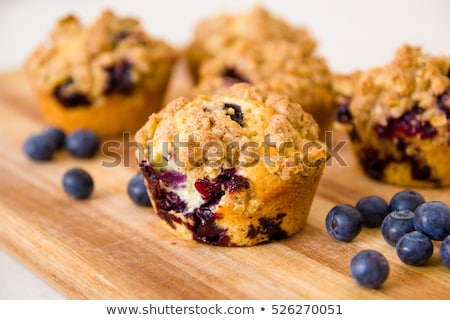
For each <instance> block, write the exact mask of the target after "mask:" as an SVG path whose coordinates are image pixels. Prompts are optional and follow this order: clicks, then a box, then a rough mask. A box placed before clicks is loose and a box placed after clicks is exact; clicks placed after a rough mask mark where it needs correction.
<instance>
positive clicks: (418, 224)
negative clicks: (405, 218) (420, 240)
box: [414, 201, 450, 240]
mask: <svg viewBox="0 0 450 320" xmlns="http://www.w3.org/2000/svg"><path fill="white" fill-rule="evenodd" d="M414 227H415V228H416V230H417V231H420V232H422V233H423V234H425V235H426V236H428V237H429V238H430V239H433V240H444V238H445V237H446V236H448V235H449V234H450V208H449V207H448V206H447V205H446V204H445V203H443V202H440V201H430V202H425V203H423V204H421V205H420V206H418V207H417V208H416V211H415V212H414Z"/></svg>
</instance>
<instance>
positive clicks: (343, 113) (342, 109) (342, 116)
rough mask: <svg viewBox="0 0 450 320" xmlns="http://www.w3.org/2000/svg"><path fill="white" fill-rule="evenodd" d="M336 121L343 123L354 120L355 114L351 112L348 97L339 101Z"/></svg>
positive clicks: (349, 122)
mask: <svg viewBox="0 0 450 320" xmlns="http://www.w3.org/2000/svg"><path fill="white" fill-rule="evenodd" d="M336 121H337V122H339V123H343V124H351V123H352V122H353V116H352V114H351V112H350V99H349V98H347V99H345V100H344V101H342V102H341V103H339V106H338V109H337V111H336Z"/></svg>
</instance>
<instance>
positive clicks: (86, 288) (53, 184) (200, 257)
mask: <svg viewBox="0 0 450 320" xmlns="http://www.w3.org/2000/svg"><path fill="white" fill-rule="evenodd" d="M171 88H172V90H173V91H171V95H176V94H177V91H178V92H179V91H180V90H181V91H183V90H185V89H186V88H187V87H186V82H184V81H178V82H177V81H175V84H173V85H172V87H171ZM44 127H45V124H44V123H43V122H42V119H41V117H40V113H39V109H38V107H37V104H36V102H35V100H34V97H33V96H32V94H31V92H30V89H29V87H28V85H27V83H26V81H25V78H24V76H23V74H22V73H17V72H16V73H8V74H2V75H0V153H1V161H0V177H1V179H2V181H1V183H0V247H1V248H2V249H4V250H6V251H7V252H9V253H10V254H11V255H13V256H14V257H16V258H17V259H18V260H20V261H21V262H22V263H24V264H25V265H26V266H28V267H29V268H31V269H32V270H33V271H35V272H36V273H37V274H38V275H40V276H41V277H42V278H44V279H45V280H46V281H47V282H48V283H49V284H51V285H52V286H54V287H55V288H56V289H57V290H59V291H60V292H61V293H62V294H64V295H65V296H66V297H68V298H72V299H450V270H449V269H447V268H446V267H445V266H444V265H443V264H442V263H441V261H440V259H439V255H438V249H439V243H436V244H435V252H434V255H433V257H432V259H431V261H430V263H429V264H428V265H427V266H425V267H411V266H407V265H405V264H403V263H402V262H400V260H399V259H398V258H397V256H396V253H395V249H394V248H393V247H391V246H389V245H388V244H386V243H385V241H384V240H383V239H382V236H381V234H380V230H379V229H364V230H363V231H362V233H361V234H360V235H359V236H358V237H357V238H356V240H354V241H353V242H352V243H349V244H344V243H339V242H337V241H333V240H332V239H331V238H329V237H328V235H327V233H326V231H325V228H324V220H325V216H326V214H327V212H328V211H329V210H330V209H331V207H333V206H334V205H336V204H337V203H341V202H347V203H350V204H355V203H356V201H357V200H358V199H359V198H361V197H363V196H366V195H369V194H378V195H381V196H383V197H385V199H387V200H389V199H390V197H391V196H392V195H393V194H394V193H395V192H397V191H399V190H401V188H399V187H395V186H390V185H385V184H380V183H377V182H374V181H371V180H370V179H368V178H366V177H365V176H364V175H363V174H362V173H361V171H360V170H359V168H358V167H357V166H356V164H355V161H354V158H353V157H352V155H351V153H350V152H349V148H348V145H346V147H344V149H343V150H342V151H341V152H340V155H341V157H342V158H343V159H344V160H345V161H346V162H347V166H342V165H340V164H338V163H337V162H336V161H333V162H332V163H331V165H330V166H327V168H326V170H325V174H324V176H323V178H322V180H321V183H320V186H319V189H318V192H317V195H316V198H315V201H314V204H313V206H312V209H311V214H310V216H309V220H308V224H307V226H306V227H305V228H304V229H303V230H302V231H301V232H300V233H298V234H297V235H296V236H294V237H292V238H289V239H286V240H282V241H277V242H273V243H270V244H265V245H259V246H255V247H250V248H221V247H213V246H208V245H202V244H196V243H190V242H186V241H183V240H180V239H178V238H176V237H174V236H172V235H171V234H169V233H168V232H167V231H166V230H165V229H163V228H162V227H161V224H160V222H159V221H158V218H157V217H156V215H155V214H154V212H153V211H152V210H151V209H145V208H140V207H137V206H136V205H134V204H133V203H132V202H131V201H130V200H129V198H128V196H127V194H126V185H127V182H128V180H129V179H130V178H131V177H132V176H133V174H134V173H135V172H136V166H135V165H134V161H133V160H132V161H131V164H132V165H131V167H123V166H119V167H114V168H108V167H104V166H102V160H105V159H106V160H108V158H107V157H102V156H101V155H100V156H98V157H97V158H95V159H91V160H74V159H72V158H71V157H69V156H68V155H67V154H66V153H65V152H63V151H62V152H60V153H59V154H57V156H56V158H55V160H54V161H52V162H48V163H35V162H31V161H30V160H29V159H28V158H27V157H26V156H25V155H24V154H23V152H22V144H23V142H24V140H25V139H26V138H27V137H28V136H29V135H31V134H34V133H37V132H39V131H40V130H42V129H43V128H44ZM334 138H335V140H339V139H345V137H344V136H343V135H339V134H336V133H335V137H334ZM72 167H82V168H84V169H86V170H88V171H89V172H90V173H91V174H92V176H93V177H94V180H95V191H94V193H93V197H92V198H91V199H89V200H85V201H75V200H72V199H71V198H70V197H68V196H67V195H66V194H65V193H64V192H63V190H62V187H61V178H62V175H63V174H64V172H65V171H66V170H68V169H70V168H72ZM418 191H420V192H422V194H423V195H424V196H425V197H426V199H428V200H441V201H444V202H446V203H447V204H450V202H449V201H450V200H449V195H450V192H449V191H450V190H449V189H441V190H418ZM369 248H371V249H376V250H379V251H380V252H382V253H383V254H384V255H385V256H386V257H387V258H388V260H389V263H390V266H391V273H390V275H389V278H388V280H387V281H386V282H385V284H384V285H383V286H382V287H381V288H380V289H378V290H368V289H365V288H362V287H360V286H358V285H356V284H355V283H354V282H353V280H352V279H351V278H350V276H349V264H350V260H351V258H352V257H353V256H354V255H355V254H356V253H357V252H358V251H359V250H362V249H369Z"/></svg>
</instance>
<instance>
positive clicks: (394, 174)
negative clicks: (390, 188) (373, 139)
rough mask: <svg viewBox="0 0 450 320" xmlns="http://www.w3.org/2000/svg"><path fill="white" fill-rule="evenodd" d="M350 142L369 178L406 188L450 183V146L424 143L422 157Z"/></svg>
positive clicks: (438, 185)
mask: <svg viewBox="0 0 450 320" xmlns="http://www.w3.org/2000/svg"><path fill="white" fill-rule="evenodd" d="M351 145H352V150H353V153H354V155H355V157H356V158H357V159H358V162H359V165H360V167H361V169H362V170H363V171H364V172H365V174H367V175H368V176H369V177H370V178H373V179H375V180H379V181H382V182H386V183H390V184H394V185H399V186H404V187H417V188H441V187H448V186H450V167H449V165H448V159H450V146H436V145H432V144H430V145H424V146H421V148H420V154H421V157H420V159H419V158H413V157H408V156H403V157H400V158H399V157H398V156H396V157H395V158H394V156H392V155H390V154H388V153H384V154H383V153H382V152H381V151H380V150H377V148H375V147H372V146H369V145H365V144H364V143H355V142H353V143H352V144H351Z"/></svg>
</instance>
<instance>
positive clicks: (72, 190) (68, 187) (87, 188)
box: [62, 168, 94, 200]
mask: <svg viewBox="0 0 450 320" xmlns="http://www.w3.org/2000/svg"><path fill="white" fill-rule="evenodd" d="M62 185H63V188H64V191H66V193H67V194H68V195H70V196H71V197H73V198H74V199H77V200H81V199H87V198H89V197H90V195H91V193H92V191H93V190H94V180H92V177H91V176H90V174H89V173H87V172H86V171H84V170H83V169H80V168H75V169H71V170H69V171H67V172H66V173H65V174H64V176H63V178H62Z"/></svg>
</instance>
